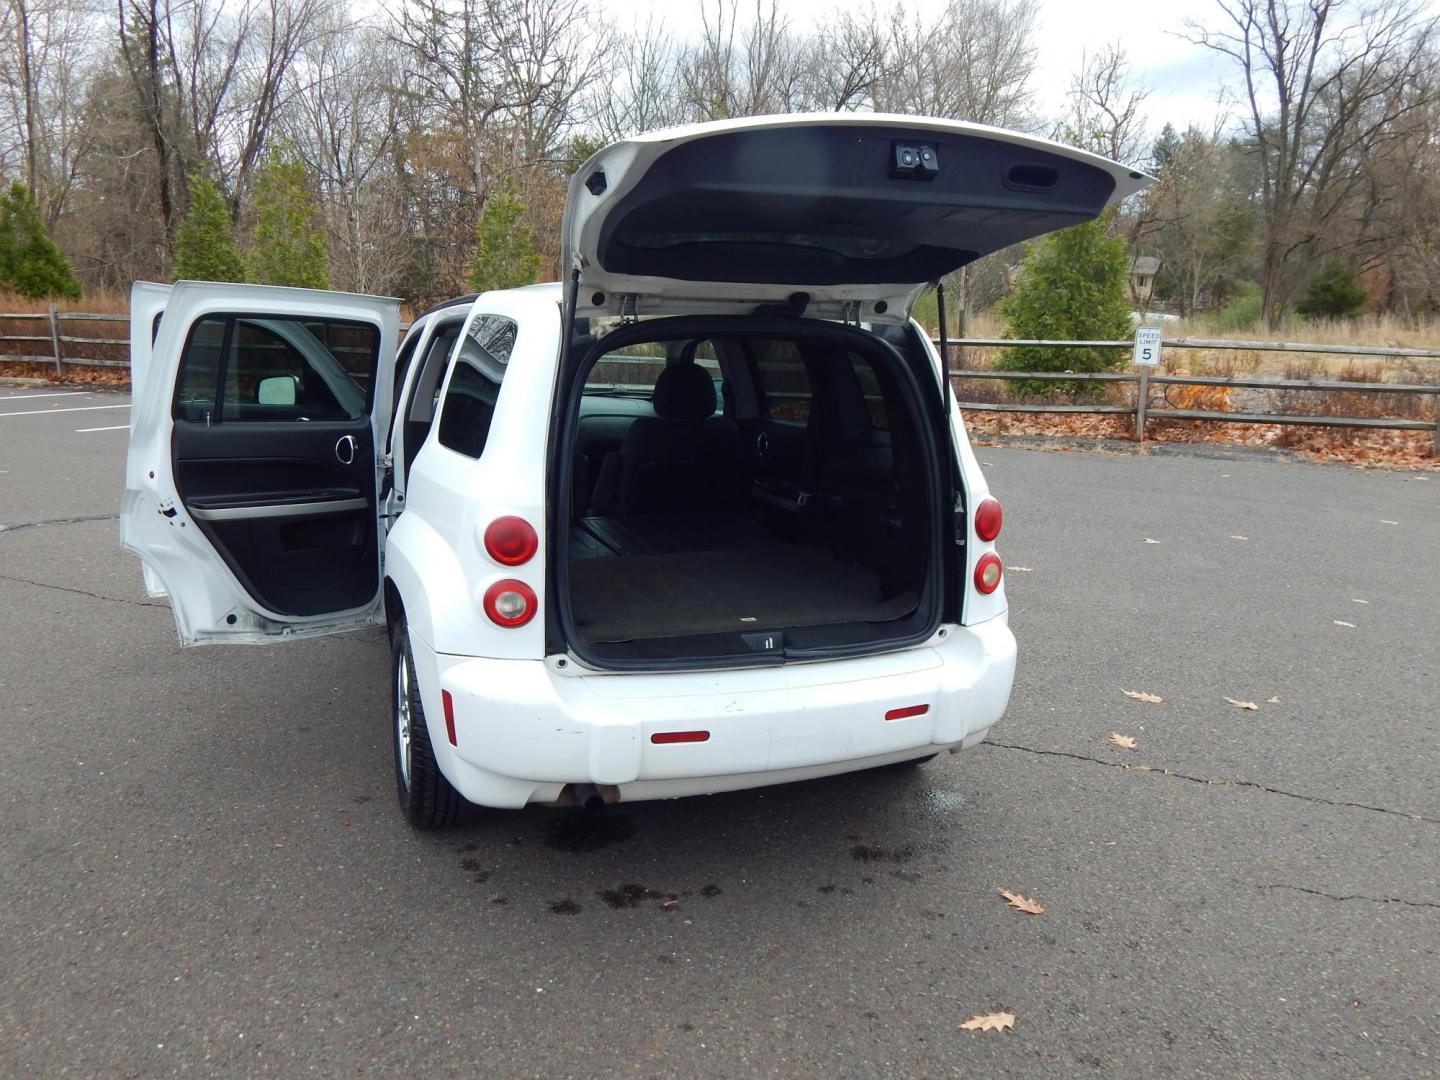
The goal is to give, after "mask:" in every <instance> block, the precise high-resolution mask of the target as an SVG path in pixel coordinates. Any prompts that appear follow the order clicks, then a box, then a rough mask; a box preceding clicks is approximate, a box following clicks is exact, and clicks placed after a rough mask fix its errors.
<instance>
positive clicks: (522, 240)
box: [470, 181, 540, 292]
mask: <svg viewBox="0 0 1440 1080" xmlns="http://www.w3.org/2000/svg"><path fill="white" fill-rule="evenodd" d="M475 238H476V247H475V256H474V258H473V259H471V260H470V284H471V285H472V286H474V288H475V289H476V290H477V291H479V292H488V291H489V290H491V289H514V288H517V287H518V286H521V285H530V284H533V283H534V281H535V279H536V277H538V276H539V274H540V256H539V255H537V254H536V253H535V237H534V234H533V233H532V232H531V229H530V223H529V222H528V221H526V220H525V204H524V202H522V201H521V199H520V193H519V192H518V191H517V190H516V189H515V186H514V185H513V184H512V183H510V182H509V181H505V182H503V183H500V184H497V185H496V186H495V187H494V188H493V189H492V190H491V192H490V197H489V198H488V199H486V200H485V213H484V215H483V216H482V217H481V218H480V225H479V227H478V228H477V229H476V237H475Z"/></svg>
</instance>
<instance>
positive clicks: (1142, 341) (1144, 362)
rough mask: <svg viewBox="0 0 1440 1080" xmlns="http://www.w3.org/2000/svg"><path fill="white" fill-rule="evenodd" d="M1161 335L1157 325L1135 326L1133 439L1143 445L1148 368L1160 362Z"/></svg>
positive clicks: (1148, 383)
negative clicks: (1136, 383) (1136, 373)
mask: <svg viewBox="0 0 1440 1080" xmlns="http://www.w3.org/2000/svg"><path fill="white" fill-rule="evenodd" d="M1162 336H1163V334H1162V332H1161V330H1160V327H1158V326H1137V327H1136V328H1135V352H1134V355H1133V357H1132V360H1133V361H1134V364H1135V366H1136V367H1137V368H1139V369H1140V385H1139V387H1138V388H1137V389H1136V391H1135V441H1136V442H1137V443H1138V444H1140V446H1142V447H1143V446H1144V445H1145V409H1146V408H1147V407H1148V406H1149V404H1150V369H1151V368H1153V367H1156V366H1158V365H1159V363H1160V339H1161V337H1162Z"/></svg>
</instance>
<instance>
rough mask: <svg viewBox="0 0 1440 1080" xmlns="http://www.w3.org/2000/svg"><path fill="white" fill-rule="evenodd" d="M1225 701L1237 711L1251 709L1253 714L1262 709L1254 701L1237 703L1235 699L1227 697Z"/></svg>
mask: <svg viewBox="0 0 1440 1080" xmlns="http://www.w3.org/2000/svg"><path fill="white" fill-rule="evenodd" d="M1225 700H1226V701H1228V702H1229V703H1230V704H1231V705H1234V706H1235V707H1236V708H1237V709H1249V710H1250V711H1251V712H1256V711H1257V710H1258V709H1259V708H1260V706H1259V705H1256V704H1255V703H1254V702H1253V701H1236V700H1235V699H1234V698H1233V697H1227V698H1226V699H1225Z"/></svg>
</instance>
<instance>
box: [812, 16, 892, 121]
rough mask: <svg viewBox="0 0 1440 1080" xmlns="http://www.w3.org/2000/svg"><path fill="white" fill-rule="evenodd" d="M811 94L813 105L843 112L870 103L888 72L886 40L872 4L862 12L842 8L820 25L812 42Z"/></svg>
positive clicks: (888, 48)
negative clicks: (857, 12) (860, 13)
mask: <svg viewBox="0 0 1440 1080" xmlns="http://www.w3.org/2000/svg"><path fill="white" fill-rule="evenodd" d="M812 49H813V54H814V55H813V58H812V62H811V64H810V74H811V79H812V87H811V91H810V98H811V100H812V102H813V104H814V106H815V107H817V108H821V109H833V110H835V111H836V112H843V111H847V110H851V109H863V108H866V107H867V106H873V105H874V103H875V97H876V88H877V87H878V86H879V85H880V84H881V83H882V82H883V81H884V80H885V79H886V78H887V76H889V74H890V68H891V64H892V60H891V57H890V47H889V41H888V40H887V34H886V31H885V29H884V27H883V26H882V25H881V22H880V19H879V17H878V16H877V15H876V13H875V9H874V8H873V7H872V8H870V9H869V10H868V11H866V12H865V13H864V14H863V15H857V14H855V13H853V12H848V11H842V12H840V13H838V14H837V15H835V16H834V17H833V18H831V19H829V20H827V21H826V22H825V24H824V25H822V26H821V28H820V31H819V34H818V36H817V37H816V38H815V40H814V42H813V44H812Z"/></svg>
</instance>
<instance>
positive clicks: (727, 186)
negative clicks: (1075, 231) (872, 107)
mask: <svg viewBox="0 0 1440 1080" xmlns="http://www.w3.org/2000/svg"><path fill="white" fill-rule="evenodd" d="M1149 182H1150V178H1149V177H1146V176H1144V175H1143V174H1142V173H1139V172H1136V171H1134V170H1132V169H1129V168H1127V167H1126V166H1123V165H1119V164H1117V163H1115V162H1113V161H1107V160H1106V159H1104V158H1101V157H1097V156H1095V155H1094V154H1088V153H1086V152H1084V151H1082V150H1076V149H1074V148H1071V147H1066V146H1062V145H1060V144H1058V143H1054V142H1050V141H1048V140H1045V139H1037V138H1034V137H1031V136H1028V135H1020V134H1017V133H1015V132H1010V131H1002V130H999V129H997V128H989V127H985V126H982V125H978V124H967V123H962V122H960V121H955V120H931V119H925V118H921V117H913V116H893V115H885V114H872V115H855V114H819V115H795V116H766V117H751V118H747V119H743V120H733V121H721V122H718V123H710V124H697V125H692V126H689V127H680V128H671V129H668V130H665V131H659V132H655V133H653V134H650V135H643V136H637V137H635V138H633V139H626V140H624V141H622V142H618V143H614V144H613V145H611V146H608V147H606V148H605V149H604V150H602V151H600V152H599V153H597V154H596V155H595V156H594V157H592V158H591V159H590V160H589V161H587V162H586V163H585V164H584V165H583V166H582V167H581V169H580V171H579V172H578V173H576V175H575V176H574V178H573V179H572V180H571V183H570V191H569V195H568V199H567V202H566V207H565V218H564V225H563V235H562V250H564V251H565V252H566V255H567V257H568V258H569V259H570V271H571V277H570V282H569V284H570V285H571V288H572V290H573V301H574V305H575V307H574V310H575V312H576V314H577V315H579V316H582V317H584V316H594V315H605V314H610V315H625V314H635V315H638V316H641V317H643V316H646V315H659V314H698V313H701V312H706V313H721V312H725V313H741V312H749V311H753V310H754V308H755V307H756V306H757V305H759V304H775V305H786V306H790V307H792V308H797V309H798V308H801V307H802V306H803V309H804V311H805V313H806V314H808V315H810V316H812V317H817V318H827V319H839V318H844V317H846V316H850V317H851V318H852V319H853V318H855V317H857V316H858V317H859V318H861V319H863V320H865V321H867V322H873V321H890V322H902V321H904V320H905V319H906V318H907V317H908V315H909V311H910V306H911V304H912V303H913V302H914V299H915V297H916V296H917V295H918V294H919V292H920V290H921V289H922V288H923V287H924V286H925V285H926V284H927V283H928V282H931V281H934V280H936V279H937V278H939V277H941V276H942V275H944V274H947V273H949V272H950V271H952V270H955V269H957V268H959V267H961V266H964V265H965V264H966V263H969V262H972V261H973V260H975V259H977V258H979V257H980V256H982V255H985V254H988V253H990V252H992V251H997V250H999V249H1000V248H1003V247H1006V246H1008V245H1011V244H1015V243H1018V242H1020V241H1022V240H1027V239H1030V238H1031V237H1035V236H1039V235H1040V234H1042V233H1046V232H1050V231H1052V230H1054V229H1061V228H1064V227H1066V226H1067V225H1075V224H1078V223H1080V222H1082V221H1088V220H1090V219H1091V218H1093V217H1095V216H1096V215H1097V214H1099V213H1100V211H1101V210H1103V209H1104V208H1105V207H1106V206H1107V205H1109V204H1110V203H1112V202H1116V201H1118V200H1119V199H1122V198H1124V197H1126V196H1127V195H1131V194H1133V193H1135V192H1136V191H1139V190H1140V189H1141V188H1143V187H1145V186H1146V185H1147V184H1148V183H1149ZM797 294H799V295H797ZM801 296H803V297H804V302H803V304H802V302H801V299H800V297H801ZM857 304H858V305H859V306H858V307H856V305H857Z"/></svg>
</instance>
